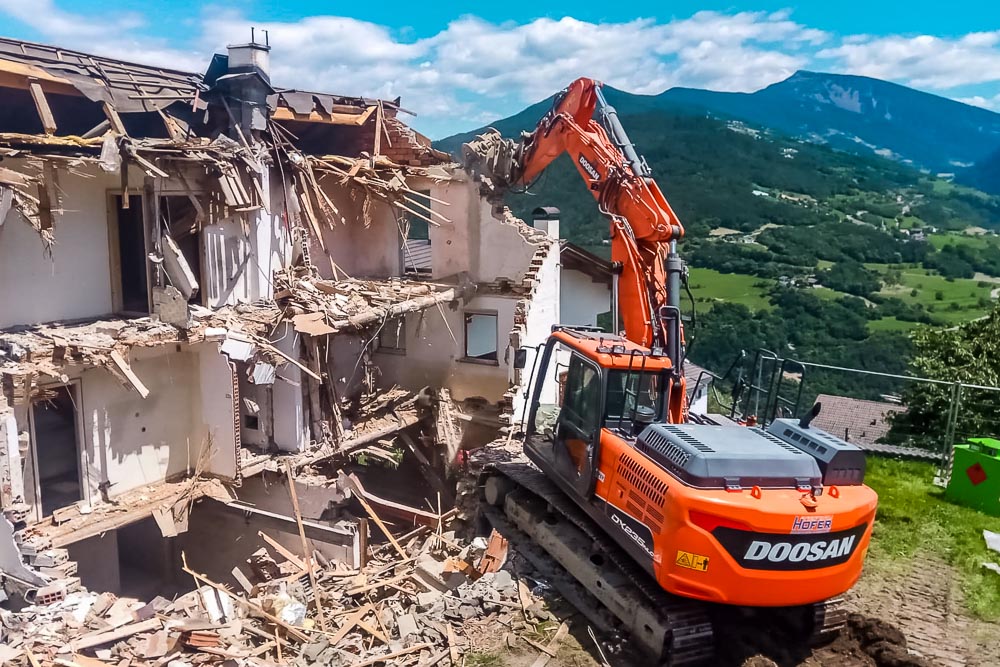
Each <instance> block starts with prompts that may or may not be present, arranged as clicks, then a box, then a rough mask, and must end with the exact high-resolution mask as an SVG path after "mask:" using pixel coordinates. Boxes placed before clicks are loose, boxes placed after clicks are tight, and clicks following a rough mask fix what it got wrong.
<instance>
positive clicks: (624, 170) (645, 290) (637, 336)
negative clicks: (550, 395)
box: [463, 78, 684, 366]
mask: <svg viewBox="0 0 1000 667" xmlns="http://www.w3.org/2000/svg"><path fill="white" fill-rule="evenodd" d="M595 111H596V112H597V114H598V119H596V120H595V119H594V113H595ZM563 153H567V154H568V155H569V156H570V158H571V159H572V161H573V164H574V166H575V167H576V169H577V171H579V172H580V176H581V177H582V178H583V180H584V182H585V183H586V184H587V186H588V189H589V190H590V193H591V194H592V195H593V197H594V199H596V200H597V203H598V206H599V208H600V211H601V212H602V213H603V214H605V215H606V216H608V218H609V220H610V223H611V259H612V261H613V262H615V263H616V266H620V267H621V274H620V276H619V278H618V290H617V293H618V299H617V304H616V305H617V310H618V312H619V313H620V316H621V321H622V324H623V329H624V332H625V336H626V338H628V339H629V340H631V341H634V342H635V343H638V344H639V345H644V346H647V347H654V346H655V347H661V348H663V347H669V346H670V345H671V341H669V340H668V338H669V335H670V334H669V331H668V330H667V329H668V327H665V325H664V324H663V322H662V312H661V311H662V309H663V308H664V307H674V308H676V307H677V306H678V302H679V297H680V295H679V294H678V292H679V290H680V272H681V271H682V265H681V263H680V260H679V258H676V252H675V244H676V241H677V240H678V239H679V238H681V237H682V236H683V235H684V227H683V226H682V225H681V222H680V220H679V219H678V218H677V214H675V213H674V211H673V209H672V208H671V207H670V204H669V203H668V202H667V199H666V197H664V195H663V193H662V192H661V191H660V188H659V186H658V185H657V184H656V182H655V181H654V180H653V179H652V178H650V171H649V167H648V166H647V165H646V162H645V160H643V159H642V158H641V157H640V156H639V155H638V153H636V151H635V148H634V147H633V145H632V143H631V142H630V141H629V139H628V136H627V135H626V133H625V130H624V129H623V128H622V125H621V123H620V122H619V121H618V115H617V113H616V112H615V110H614V108H612V107H611V106H610V105H609V104H608V103H607V102H606V100H605V99H604V95H603V93H602V92H601V88H600V84H599V83H597V82H596V81H593V80H592V79H586V78H581V79H577V80H576V81H574V82H573V83H572V84H570V86H569V87H568V88H566V89H565V90H563V91H562V92H561V93H560V94H559V95H557V96H556V99H555V102H554V104H553V106H552V109H551V110H550V111H549V112H548V113H547V114H545V116H544V117H543V118H542V119H541V121H539V123H538V125H537V127H536V128H535V129H534V131H532V132H531V133H528V134H525V135H524V136H523V137H522V138H521V140H520V141H514V140H510V139H502V138H501V137H500V135H499V133H498V132H496V131H495V130H493V131H491V132H489V133H488V134H486V135H483V136H481V137H479V138H477V139H476V140H475V141H472V142H470V143H468V144H466V145H465V146H463V157H464V159H465V162H466V164H468V165H470V166H472V167H473V168H474V169H476V170H477V171H478V172H479V173H480V174H483V175H486V176H487V177H488V178H489V179H490V181H491V184H492V185H493V187H494V188H495V189H497V190H498V191H504V190H508V189H511V188H516V187H526V186H528V185H530V184H531V183H532V182H533V181H534V180H535V179H536V178H537V177H538V176H539V174H541V173H542V172H543V171H544V170H545V169H546V167H548V166H549V165H550V164H551V163H552V161H553V160H555V159H556V158H557V157H559V156H560V155H562V154H563ZM671 254H673V255H674V258H675V260H674V262H673V263H674V266H673V274H672V275H668V273H669V271H668V258H669V257H670V256H671ZM677 347H678V348H679V345H677ZM674 361H675V363H677V365H678V366H679V362H680V359H675V360H674Z"/></svg>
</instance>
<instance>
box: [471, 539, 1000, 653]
mask: <svg viewBox="0 0 1000 667" xmlns="http://www.w3.org/2000/svg"><path fill="white" fill-rule="evenodd" d="M847 606H848V608H849V609H850V610H851V614H850V615H849V617H848V624H847V628H846V629H845V630H844V631H843V632H842V633H841V634H840V636H838V637H837V638H836V639H834V640H833V641H832V642H830V643H828V644H825V645H822V646H816V647H809V646H802V645H795V644H794V643H793V642H789V641H786V640H785V639H783V637H782V633H781V632H780V631H776V630H775V629H774V628H768V627H767V626H766V625H764V624H757V625H746V626H743V627H742V631H741V633H740V634H738V635H737V634H735V633H729V634H725V633H717V635H718V636H717V643H718V649H717V650H718V656H717V658H716V660H715V661H714V662H713V664H714V665H718V666H719V667H730V666H731V667H776V666H780V667H793V666H799V667H819V666H821V665H822V666H827V665H837V666H841V665H843V666H845V667H929V666H941V667H966V666H968V667H978V666H982V667H986V666H987V665H1000V641H998V640H997V637H1000V624H995V623H986V622H983V621H979V620H976V619H973V618H971V617H970V616H969V615H968V614H966V613H965V612H964V611H963V608H962V604H961V596H960V594H959V593H958V590H957V585H956V577H955V573H954V570H953V569H952V568H951V567H950V566H948V565H947V564H945V563H942V562H940V561H936V560H933V559H930V558H917V559H915V560H913V561H911V562H910V563H909V564H908V565H907V566H905V567H902V568H900V569H899V570H898V571H895V572H891V573H885V572H869V573H866V574H865V576H864V577H862V580H861V582H859V584H858V585H857V586H856V587H855V588H854V589H853V590H852V591H851V592H850V593H848V595H847ZM551 611H552V612H553V615H554V616H555V621H554V622H553V623H552V627H551V628H549V629H548V630H549V632H548V633H547V634H549V635H551V634H552V632H551V631H552V630H554V628H555V627H556V626H557V625H558V622H559V621H566V622H567V623H568V625H569V627H570V633H569V634H568V635H567V636H566V638H565V639H564V640H563V641H562V642H561V644H560V645H559V647H558V651H557V652H556V655H555V657H554V658H552V659H550V660H549V661H548V667H601V665H602V662H601V659H600V655H599V654H598V652H597V650H596V648H595V643H594V641H593V640H592V639H591V637H590V635H589V633H588V629H587V623H586V620H585V619H583V618H582V617H581V616H580V615H579V614H576V613H575V610H573V609H571V608H568V607H563V606H560V605H558V604H556V605H554V606H553V608H552V609H551ZM545 634H546V633H544V632H543V633H540V636H539V640H538V643H541V644H545V643H547V639H546V638H545V637H544V635H545ZM494 637H496V635H494ZM600 639H601V644H602V650H603V651H604V652H605V654H606V656H607V664H608V665H610V667H627V666H630V665H648V664H649V663H648V660H644V659H643V658H642V657H641V656H637V655H634V654H630V653H629V652H628V650H627V648H626V649H625V650H620V644H621V643H620V642H618V641H617V640H615V639H614V638H612V639H611V640H610V641H608V640H607V638H600ZM480 645H481V646H482V650H481V651H480V652H479V653H476V654H474V655H472V656H470V659H469V660H467V662H466V664H467V665H472V666H476V665H478V666H480V667H528V666H530V665H533V664H534V663H535V661H536V659H537V658H538V657H539V656H540V655H541V654H540V652H539V650H538V649H537V648H535V647H533V646H529V645H527V644H526V643H524V642H523V641H522V642H516V641H513V642H512V641H507V642H506V643H500V644H493V645H492V646H490V645H489V642H483V643H482V644H480Z"/></svg>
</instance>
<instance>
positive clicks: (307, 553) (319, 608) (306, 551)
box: [285, 461, 327, 632]
mask: <svg viewBox="0 0 1000 667" xmlns="http://www.w3.org/2000/svg"><path fill="white" fill-rule="evenodd" d="M285 474H286V475H287V476H288V493H289V495H291V497H292V509H293V510H294V511H295V525H296V527H297V528H298V529H299V540H301V542H302V557H303V558H304V559H305V566H306V572H308V573H309V583H310V584H311V585H312V589H313V600H314V601H315V602H316V615H317V616H319V627H320V629H321V630H323V631H324V632H325V631H326V630H327V626H326V614H325V613H324V611H323V596H322V591H321V590H320V588H319V584H317V583H316V570H315V569H314V568H313V557H312V550H311V549H310V548H309V542H308V541H307V540H306V531H305V528H303V526H302V512H301V511H300V510H299V494H298V493H296V491H295V475H294V474H293V473H292V464H291V463H289V462H288V461H285Z"/></svg>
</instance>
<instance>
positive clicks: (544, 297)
mask: <svg viewBox="0 0 1000 667" xmlns="http://www.w3.org/2000/svg"><path fill="white" fill-rule="evenodd" d="M562 278H563V274H562V267H561V265H560V263H559V241H558V239H557V238H554V239H551V242H550V245H549V248H548V252H547V253H546V254H545V258H544V260H543V262H542V265H541V267H540V268H539V270H538V274H537V282H536V284H535V291H534V294H533V295H532V297H531V299H530V301H529V303H528V311H527V316H526V320H525V323H524V333H523V336H522V340H521V341H520V344H521V347H523V348H526V349H527V352H528V354H527V362H526V364H525V367H524V369H523V370H522V371H521V372H519V373H515V369H514V368H513V366H512V367H511V369H510V372H511V381H512V383H513V382H514V380H515V378H516V377H519V378H520V381H519V382H518V383H517V384H518V386H517V387H516V389H515V392H514V394H515V395H514V418H515V420H520V419H521V417H522V414H523V412H524V405H525V403H526V402H527V398H526V396H525V391H530V387H529V386H528V385H529V383H530V382H531V381H532V380H533V378H531V371H532V369H533V368H534V367H535V358H536V356H537V355H538V354H539V352H541V346H542V345H543V344H544V343H545V341H546V340H548V337H549V334H551V333H552V326H553V325H555V324H559V323H560V322H561V321H563V320H562V319H561V314H560V311H561V308H562V298H561V296H562V288H561V284H562ZM511 364H513V355H511ZM556 391H557V390H556V388H555V387H550V386H548V385H546V391H544V392H543V394H542V397H541V400H542V401H543V402H550V403H555V402H556Z"/></svg>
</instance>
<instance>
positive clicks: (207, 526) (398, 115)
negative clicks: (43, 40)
mask: <svg viewBox="0 0 1000 667" xmlns="http://www.w3.org/2000/svg"><path fill="white" fill-rule="evenodd" d="M268 56H269V48H268V47H267V46H266V45H262V44H257V43H250V44H245V45H239V46H233V47H230V48H229V52H228V55H227V56H221V55H217V56H215V58H214V59H213V60H212V62H211V63H210V65H209V66H208V69H207V73H206V74H205V75H200V74H193V73H188V72H179V71H170V70H166V69H162V68H156V67H148V66H143V65H137V64H132V63H126V62H120V61H116V60H111V59H108V58H103V57H98V56H91V55H87V54H84V53H78V52H74V51H70V50H67V49H61V48H57V47H51V46H43V45H37V44H31V43H26V42H21V41H14V40H8V39H0V96H2V97H3V100H4V103H3V104H2V105H0V388H2V391H0V505H2V507H3V511H4V514H5V516H6V517H7V518H8V522H2V521H0V524H3V525H2V526H0V552H2V555H0V569H2V570H3V573H2V574H3V578H4V586H5V590H6V591H7V595H10V596H12V597H14V596H15V594H16V593H18V592H20V593H23V592H24V591H25V590H30V591H35V593H34V594H35V595H37V591H38V590H42V591H45V594H51V595H56V596H58V595H59V594H60V591H63V592H65V591H66V590H72V588H73V587H74V586H76V585H79V584H80V582H81V580H82V583H83V585H85V586H87V587H89V588H90V589H92V590H101V591H109V592H111V593H123V592H127V593H129V594H131V595H136V596H140V595H142V594H144V593H150V592H152V593H154V594H156V593H159V594H162V593H163V591H165V590H170V586H171V585H172V584H173V583H174V582H175V581H176V573H177V572H178V571H179V567H178V562H179V561H178V559H179V554H180V553H181V551H184V552H185V554H186V557H187V559H188V560H189V561H190V562H191V564H192V567H194V568H196V569H198V570H199V571H200V572H203V573H208V574H209V575H211V576H213V577H215V578H216V580H217V581H230V582H231V581H232V575H231V573H230V570H231V569H232V566H233V565H234V564H236V563H241V562H245V560H246V559H247V558H248V557H249V556H250V555H251V554H252V553H253V552H254V551H255V550H256V549H257V548H258V547H259V546H261V544H262V542H261V539H262V536H261V535H259V534H258V533H259V531H260V529H261V528H262V527H267V528H268V530H269V532H270V534H272V535H276V536H277V537H276V538H275V539H277V540H278V541H279V542H285V543H287V544H288V545H298V544H299V538H300V536H299V534H298V531H299V530H303V531H304V533H305V536H306V537H308V539H309V540H310V543H311V544H312V546H313V548H315V549H316V550H317V551H318V552H319V553H320V554H324V555H327V556H335V557H337V558H338V559H340V560H342V561H343V562H346V563H347V564H348V565H350V566H360V565H361V564H363V563H362V561H363V560H364V558H365V551H366V549H365V545H366V540H367V523H366V521H365V520H364V519H359V518H355V517H354V516H352V515H351V514H350V513H349V512H346V511H344V510H343V508H342V507H340V506H339V505H338V503H337V500H338V499H343V498H345V497H347V496H348V495H350V494H351V493H354V494H361V495H362V497H364V498H366V499H367V503H370V504H371V505H372V506H374V507H375V508H377V509H378V510H379V513H381V514H383V515H384V516H386V515H387V516H394V517H397V518H400V519H401V520H404V521H409V522H411V523H412V522H417V523H419V522H421V521H424V522H426V521H428V520H431V519H428V517H431V518H432V519H433V520H437V517H438V516H439V515H440V510H439V508H440V505H437V506H436V507H435V503H436V502H440V498H441V497H442V496H443V497H445V498H447V497H448V495H449V488H448V486H447V485H446V483H445V482H444V480H445V477H446V475H447V470H448V469H449V466H452V465H453V464H454V462H455V461H456V459H457V458H461V457H460V451H461V450H463V449H469V448H473V447H476V446H478V445H480V444H482V443H485V442H487V441H489V440H491V439H493V438H495V437H496V436H497V434H498V432H499V431H500V429H502V428H503V427H504V426H506V425H507V424H509V423H510V421H511V419H512V415H514V414H516V412H517V408H518V405H517V404H518V403H519V402H520V401H523V391H522V389H523V388H522V384H523V383H525V382H526V381H527V378H526V377H523V376H522V372H524V373H525V375H526V371H522V370H521V368H520V367H522V366H523V355H517V354H515V352H516V351H517V350H519V349H522V348H523V349H530V348H531V347H532V346H534V345H537V344H538V343H539V342H541V341H542V340H543V339H544V337H545V336H546V335H547V334H548V332H549V330H550V328H551V325H552V324H554V323H555V322H556V321H557V320H558V313H559V276H558V272H559V241H558V239H557V238H553V237H552V236H550V235H549V234H548V233H547V232H546V231H545V229H546V228H545V227H544V226H543V227H542V228H541V229H536V228H534V227H531V226H529V225H527V224H525V223H524V222H522V221H520V220H518V219H516V218H514V217H513V216H512V215H511V214H510V213H509V211H507V210H506V209H504V208H503V207H502V206H498V205H496V204H495V203H494V202H491V201H489V200H487V199H485V198H484V197H483V196H481V194H480V190H479V187H478V185H477V184H476V183H475V181H474V179H472V178H471V177H470V176H469V175H468V174H466V173H465V172H464V171H463V170H462V169H461V168H460V167H459V166H458V165H456V164H454V163H452V161H451V158H450V157H449V156H447V155H445V154H442V153H440V152H438V151H436V150H434V149H433V148H431V146H430V143H429V141H428V140H427V139H425V138H424V137H422V136H421V135H419V134H418V133H416V132H415V131H413V130H412V129H411V128H409V127H408V126H407V125H406V124H405V123H404V122H403V120H402V116H403V115H404V114H405V113H406V112H405V111H404V109H402V108H401V107H400V105H399V100H392V101H390V100H377V99H362V98H353V97H342V96H337V95H332V94H323V93H313V92H306V91H299V90H285V89H281V88H280V87H278V85H279V84H280V82H272V81H271V80H270V78H269V73H268ZM553 227H555V226H553ZM519 356H520V357H522V358H521V360H520V361H522V363H516V362H515V359H516V358H517V357H519ZM528 368H530V362H528ZM359 460H361V461H369V462H373V461H384V462H385V466H384V467H379V466H372V469H373V470H378V471H381V472H378V473H375V474H373V476H372V479H371V480H367V479H366V480H364V484H366V485H367V486H368V489H369V490H367V491H366V490H365V487H364V486H363V485H362V480H361V479H360V478H358V477H351V476H348V475H346V474H344V473H343V472H342V468H344V467H345V464H346V463H349V462H351V461H353V462H357V461H359ZM401 461H402V465H403V467H406V468H407V469H408V470H412V471H413V474H409V473H407V474H405V475H402V477H399V476H397V477H393V476H392V475H393V474H394V473H392V468H393V467H394V466H400V465H401ZM397 473H398V471H397ZM400 479H402V480H405V483H402V484H401V483H399V481H400ZM289 483H291V484H293V485H294V487H295V489H296V490H297V496H298V499H297V501H296V502H297V503H299V504H300V508H296V509H295V511H294V512H293V511H292V504H291V502H290V501H289V489H288V487H287V484H289ZM435 496H437V498H438V500H437V501H434V502H432V503H431V507H430V508H428V506H427V504H426V503H424V498H430V499H433V498H434V497H435ZM366 506H367V505H366ZM420 508H422V510H421V509H420ZM427 509H432V510H433V512H427V511H424V510H427ZM299 514H301V518H302V519H303V521H302V525H297V522H296V517H298V516H299ZM11 528H13V531H14V534H13V535H10V534H4V533H10V532H11V530H10V529H11ZM15 543H16V546H15ZM61 548H64V549H66V552H61V551H60V549H61ZM53 550H55V551H53ZM17 551H19V552H20V553H19V554H18V553H17ZM56 552H59V553H63V554H64V555H66V556H68V559H67V558H64V557H62V556H52V554H53V553H56ZM44 554H48V556H45V557H41V555H44ZM19 556H23V557H24V558H25V559H27V561H29V562H33V559H34V560H36V561H37V562H35V564H36V565H39V566H41V570H38V569H36V570H28V569H24V568H21V567H20V566H19V564H16V561H18V560H19ZM144 587H145V589H144Z"/></svg>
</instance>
